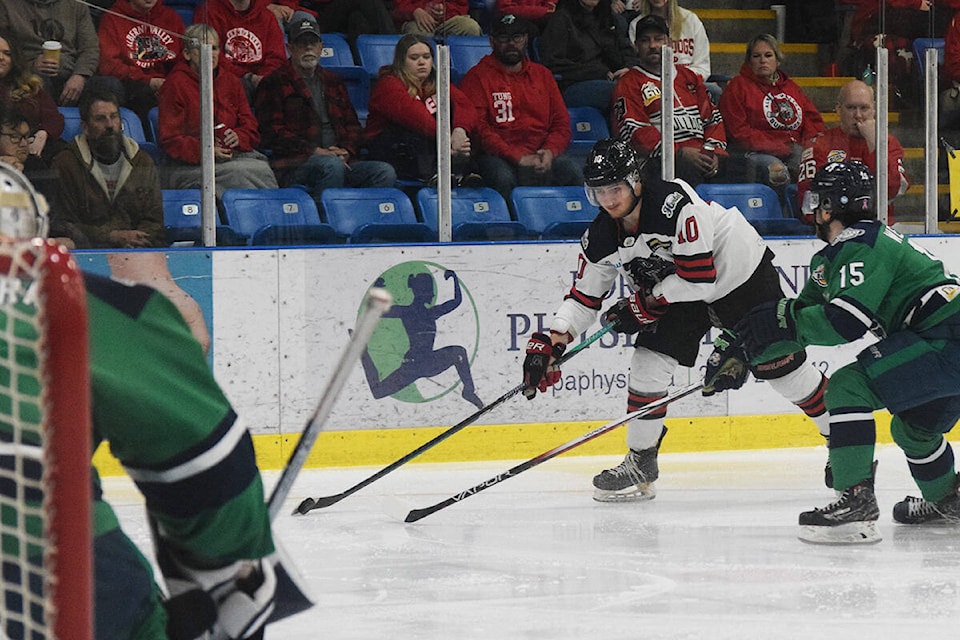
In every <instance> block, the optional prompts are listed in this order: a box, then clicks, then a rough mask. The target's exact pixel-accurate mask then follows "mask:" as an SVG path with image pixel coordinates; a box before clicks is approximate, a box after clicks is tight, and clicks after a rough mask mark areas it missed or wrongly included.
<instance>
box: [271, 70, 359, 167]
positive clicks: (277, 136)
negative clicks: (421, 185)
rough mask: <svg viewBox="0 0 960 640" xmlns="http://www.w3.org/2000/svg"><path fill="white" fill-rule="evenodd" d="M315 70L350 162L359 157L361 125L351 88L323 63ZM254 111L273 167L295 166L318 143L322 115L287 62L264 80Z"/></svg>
mask: <svg viewBox="0 0 960 640" xmlns="http://www.w3.org/2000/svg"><path fill="white" fill-rule="evenodd" d="M314 74H315V75H316V77H317V78H318V79H319V80H320V81H321V83H322V84H323V87H324V92H323V98H324V103H325V104H326V106H327V113H328V114H329V116H330V124H331V125H332V126H333V130H334V133H335V134H336V136H337V142H336V146H338V147H342V148H343V149H346V150H347V151H349V152H350V160H351V161H352V160H355V159H356V155H357V152H358V151H359V147H360V136H361V129H360V120H359V119H357V112H356V111H355V110H354V108H353V103H351V102H350V95H349V94H348V93H347V88H346V86H344V84H343V82H341V80H340V78H339V77H337V75H336V74H335V73H333V72H331V71H327V70H326V69H323V68H322V67H320V66H317V68H316V71H314ZM253 110H254V112H255V113H256V114H257V120H258V121H259V122H260V138H261V147H263V148H266V149H269V150H270V151H271V152H272V153H273V158H272V164H273V166H274V169H277V170H284V169H288V168H292V167H294V166H296V165H298V164H300V163H301V162H302V161H303V160H305V159H306V158H308V157H310V156H311V155H312V154H313V152H314V151H315V150H316V148H317V147H319V146H320V144H321V134H322V130H323V129H322V125H321V123H320V114H319V113H317V110H316V108H315V107H314V105H313V97H312V96H311V95H310V90H309V89H308V88H307V84H306V83H305V82H304V81H303V78H301V77H300V74H299V73H298V72H297V70H296V69H294V67H293V64H292V63H291V62H290V61H289V60H287V61H286V62H285V63H284V64H283V66H282V67H280V68H279V69H277V70H276V71H274V72H273V73H271V74H270V75H268V76H267V77H265V78H264V79H263V80H262V81H261V82H260V85H259V86H258V87H257V91H256V94H255V95H254V100H253Z"/></svg>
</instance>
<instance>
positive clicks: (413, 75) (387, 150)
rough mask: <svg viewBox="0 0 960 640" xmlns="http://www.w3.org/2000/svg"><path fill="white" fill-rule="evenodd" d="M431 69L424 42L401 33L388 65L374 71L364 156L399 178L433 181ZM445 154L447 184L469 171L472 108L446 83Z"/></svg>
mask: <svg viewBox="0 0 960 640" xmlns="http://www.w3.org/2000/svg"><path fill="white" fill-rule="evenodd" d="M436 94H437V70H436V68H435V67H434V66H433V53H432V49H431V47H430V41H429V40H427V38H426V37H425V36H422V35H417V34H407V35H405V36H403V37H402V38H400V40H399V42H397V47H396V49H395V50H394V55H393V64H390V65H388V66H385V67H383V68H382V69H381V70H380V77H379V79H378V80H377V82H376V84H375V85H374V86H373V90H372V91H371V93H370V115H369V117H368V118H367V141H368V146H369V148H370V157H371V158H376V159H378V160H383V161H384V162H389V163H390V164H391V165H393V168H394V169H396V171H397V175H398V176H399V177H400V178H402V179H404V180H421V181H423V182H427V183H429V182H431V181H435V179H436V175H437V96H436ZM450 101H451V104H452V106H451V126H452V130H451V132H450V154H451V163H452V165H453V166H452V173H453V176H452V178H453V184H454V186H456V185H458V184H463V183H464V180H465V179H466V178H465V176H466V177H470V174H471V173H472V161H471V153H472V151H473V146H472V141H471V138H470V135H471V132H472V131H473V129H474V128H475V126H476V117H477V116H476V109H475V108H474V106H473V104H472V103H471V102H470V100H469V99H468V98H467V97H466V96H465V95H464V94H463V92H461V91H460V90H459V89H457V87H455V86H453V85H451V86H450Z"/></svg>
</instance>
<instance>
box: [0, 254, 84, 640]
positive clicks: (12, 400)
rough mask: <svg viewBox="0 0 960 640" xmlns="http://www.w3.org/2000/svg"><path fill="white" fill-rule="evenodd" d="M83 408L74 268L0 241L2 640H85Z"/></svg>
mask: <svg viewBox="0 0 960 640" xmlns="http://www.w3.org/2000/svg"><path fill="white" fill-rule="evenodd" d="M89 398H90V387H89V369H88V360H87V321H86V300H85V294H84V288H83V280H82V277H81V275H80V272H79V270H78V269H77V267H76V265H75V263H74V261H73V259H72V258H70V256H69V254H68V253H67V252H66V251H65V250H64V249H63V248H61V247H59V246H58V245H57V244H55V243H53V242H51V241H43V240H33V241H16V242H14V241H0V559H2V572H0V587H2V590H3V593H2V599H0V638H3V639H7V638H8V639H9V640H66V639H68V638H69V639H70V640H90V639H91V638H92V635H93V613H92V599H93V598H92V591H93V569H92V549H93V546H92V542H91V536H92V525H91V521H90V511H91V484H90V439H91V429H90V417H89V416H90V404H89V402H90V400H89Z"/></svg>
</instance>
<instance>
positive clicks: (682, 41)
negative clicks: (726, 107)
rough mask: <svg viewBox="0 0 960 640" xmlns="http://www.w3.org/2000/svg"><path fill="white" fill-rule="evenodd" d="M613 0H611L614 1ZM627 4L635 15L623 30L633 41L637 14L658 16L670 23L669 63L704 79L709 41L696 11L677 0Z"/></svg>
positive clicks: (640, 1) (648, 0)
mask: <svg viewBox="0 0 960 640" xmlns="http://www.w3.org/2000/svg"><path fill="white" fill-rule="evenodd" d="M616 2H617V0H614V4H616ZM631 6H633V7H636V16H635V17H632V18H631V20H630V27H629V29H628V32H627V37H628V38H629V40H630V42H636V41H637V37H636V36H637V33H636V32H637V24H638V23H639V21H640V19H641V18H643V17H644V16H648V15H654V16H660V17H661V18H663V19H664V20H665V21H666V22H667V26H668V27H670V46H671V47H672V48H673V63H674V64H682V65H685V66H687V67H690V70H691V71H693V72H694V73H696V74H697V75H698V76H700V79H701V80H703V81H704V82H706V81H707V78H709V77H710V41H709V40H708V39H707V31H706V29H704V28H703V22H701V21H700V18H699V17H697V14H695V13H694V12H693V11H690V10H689V9H684V8H683V7H681V6H680V5H679V4H678V1H677V0H633V2H632V4H631ZM718 95H719V93H718Z"/></svg>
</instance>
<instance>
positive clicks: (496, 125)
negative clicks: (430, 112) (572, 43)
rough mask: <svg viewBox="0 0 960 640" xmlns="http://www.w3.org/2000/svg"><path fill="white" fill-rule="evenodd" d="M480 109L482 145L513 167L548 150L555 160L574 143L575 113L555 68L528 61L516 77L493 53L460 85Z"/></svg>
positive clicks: (482, 60)
mask: <svg viewBox="0 0 960 640" xmlns="http://www.w3.org/2000/svg"><path fill="white" fill-rule="evenodd" d="M460 89H462V90H463V92H464V93H465V94H466V95H467V98H469V100H470V102H472V103H473V105H474V106H475V107H476V108H477V124H478V128H479V133H480V144H481V146H482V147H483V150H484V151H486V152H487V153H489V154H491V155H496V156H500V157H501V158H505V159H507V160H510V161H511V162H513V163H514V164H517V163H519V162H520V158H521V157H523V156H525V155H529V154H532V153H536V152H537V151H538V150H540V149H549V150H550V151H552V152H553V155H554V156H559V155H560V154H562V153H563V152H564V151H566V149H567V146H568V145H569V144H570V114H569V113H567V107H566V105H565V104H564V102H563V96H561V95H560V89H559V88H558V87H557V81H556V80H554V78H553V74H552V73H550V70H549V69H547V68H546V67H545V66H543V65H541V64H537V63H536V62H531V61H530V60H528V59H526V58H524V60H523V65H522V67H521V68H520V71H518V72H517V73H508V72H507V70H506V68H505V67H504V66H503V64H502V63H501V62H500V61H498V60H497V59H496V58H494V57H493V54H492V53H491V54H488V55H486V56H484V57H483V58H481V59H480V62H478V63H477V64H476V65H474V66H473V68H471V69H470V71H468V72H467V75H465V76H464V77H463V80H461V81H460Z"/></svg>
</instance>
